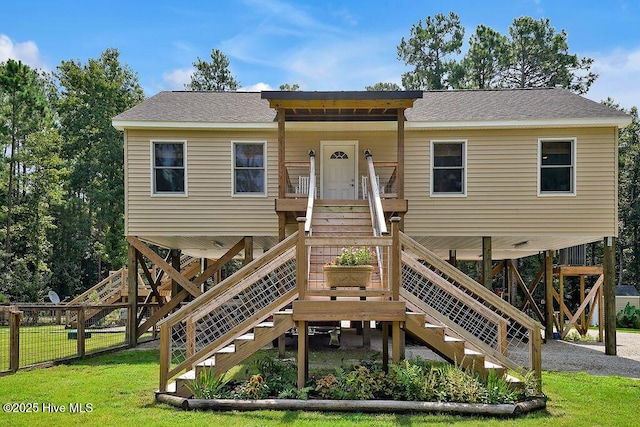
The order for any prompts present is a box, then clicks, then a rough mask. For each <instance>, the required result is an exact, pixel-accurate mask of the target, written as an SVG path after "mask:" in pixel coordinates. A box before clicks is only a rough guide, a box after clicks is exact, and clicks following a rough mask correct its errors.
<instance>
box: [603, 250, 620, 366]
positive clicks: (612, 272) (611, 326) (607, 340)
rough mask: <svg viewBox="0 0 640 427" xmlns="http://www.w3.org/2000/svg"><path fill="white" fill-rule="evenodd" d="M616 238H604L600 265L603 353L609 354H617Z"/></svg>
mask: <svg viewBox="0 0 640 427" xmlns="http://www.w3.org/2000/svg"><path fill="white" fill-rule="evenodd" d="M615 248H616V238H615V237H605V238H604V253H603V258H602V267H603V273H604V283H603V284H602V288H603V291H602V294H603V296H604V353H605V354H608V355H610V356H615V355H616V354H617V349H616V264H615Z"/></svg>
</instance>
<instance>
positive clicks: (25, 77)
mask: <svg viewBox="0 0 640 427" xmlns="http://www.w3.org/2000/svg"><path fill="white" fill-rule="evenodd" d="M0 97H1V100H2V102H1V104H0V108H1V109H2V110H1V111H0V115H1V116H2V118H3V120H1V121H2V122H3V123H4V128H5V132H3V133H4V135H5V138H2V147H3V153H4V152H6V151H7V150H6V148H7V147H8V152H9V157H8V159H7V161H8V163H9V172H8V175H9V176H8V178H9V182H8V185H7V195H6V209H7V213H6V221H5V224H6V227H5V236H4V243H5V251H8V252H10V251H11V248H10V244H11V237H12V236H11V225H12V222H13V215H14V212H13V206H14V204H15V203H17V202H18V198H19V197H20V191H19V188H18V186H17V184H19V178H20V177H19V175H20V173H21V168H20V162H19V161H18V156H19V152H20V150H21V148H22V145H23V144H24V142H25V140H26V138H27V136H28V135H29V134H30V133H32V132H35V131H36V130H38V128H39V126H40V124H41V117H42V116H43V111H44V107H45V104H46V97H45V96H44V85H43V83H42V81H41V80H40V76H39V74H38V72H37V71H35V70H33V69H31V68H30V67H29V66H28V65H25V64H23V63H22V62H21V61H15V60H13V59H9V60H8V61H7V62H6V64H2V66H1V67H0Z"/></svg>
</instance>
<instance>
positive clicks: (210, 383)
mask: <svg viewBox="0 0 640 427" xmlns="http://www.w3.org/2000/svg"><path fill="white" fill-rule="evenodd" d="M226 385H227V381H226V380H225V374H222V375H218V374H216V373H214V372H213V370H212V369H203V370H201V371H200V374H199V375H196V378H195V379H194V380H192V381H191V383H190V384H188V385H187V387H188V388H189V391H191V393H193V397H195V398H196V399H220V398H223V397H226V391H225V387H226Z"/></svg>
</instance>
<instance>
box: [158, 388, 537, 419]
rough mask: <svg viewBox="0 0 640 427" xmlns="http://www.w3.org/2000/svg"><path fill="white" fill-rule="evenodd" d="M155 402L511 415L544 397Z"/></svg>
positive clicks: (161, 398)
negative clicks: (505, 401) (520, 399)
mask: <svg viewBox="0 0 640 427" xmlns="http://www.w3.org/2000/svg"><path fill="white" fill-rule="evenodd" d="M156 401H157V402H159V403H166V404H168V405H171V406H175V407H178V408H181V409H184V410H193V409H200V410H218V411H232V410H233V411H258V410H276V411H278V410H282V411H290V410H293V411H326V412H393V413H395V412H426V413H429V412H432V413H455V414H466V415H493V416H514V415H521V414H526V413H529V412H533V411H537V410H540V409H544V408H546V406H547V401H546V399H545V398H541V397H537V398H534V399H531V400H526V401H523V402H518V403H515V404H497V405H491V404H484V403H483V404H473V403H451V402H405V401H398V400H326V399H310V400H299V399H259V400H238V399H187V398H184V397H178V396H172V395H169V394H164V393H156Z"/></svg>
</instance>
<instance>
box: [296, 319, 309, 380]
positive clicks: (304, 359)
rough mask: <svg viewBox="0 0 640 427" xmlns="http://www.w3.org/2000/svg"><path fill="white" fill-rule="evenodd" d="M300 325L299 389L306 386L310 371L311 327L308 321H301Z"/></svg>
mask: <svg viewBox="0 0 640 427" xmlns="http://www.w3.org/2000/svg"><path fill="white" fill-rule="evenodd" d="M297 325H298V389H302V388H304V386H305V384H306V383H307V374H308V372H309V328H308V322H306V321H300V322H297Z"/></svg>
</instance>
